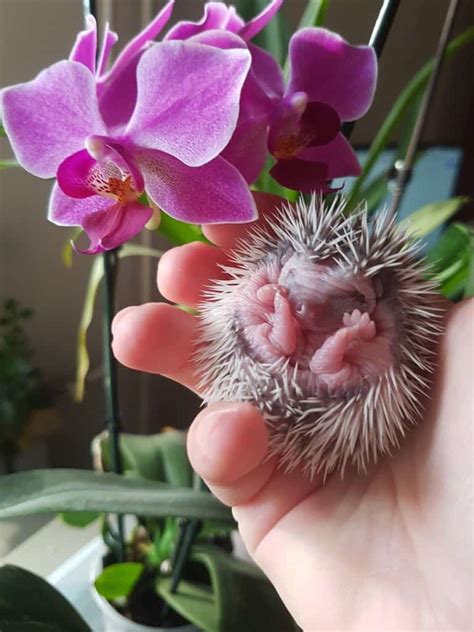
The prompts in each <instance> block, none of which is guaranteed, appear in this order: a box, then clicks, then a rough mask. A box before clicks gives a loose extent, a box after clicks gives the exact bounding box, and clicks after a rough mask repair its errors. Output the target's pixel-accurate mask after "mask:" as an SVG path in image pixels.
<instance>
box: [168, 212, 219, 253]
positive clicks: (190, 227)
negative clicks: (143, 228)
mask: <svg viewBox="0 0 474 632" xmlns="http://www.w3.org/2000/svg"><path fill="white" fill-rule="evenodd" d="M157 232H158V234H159V235H163V237H166V239H168V240H169V241H170V242H171V243H172V244H174V245H175V246H182V245H184V244H189V243H191V242H193V241H203V242H205V243H208V241H207V239H206V238H205V237H204V235H203V234H202V230H201V228H200V227H199V226H196V225H194V224H187V223H186V222H180V221H179V220H177V219H174V217H170V216H169V215H167V214H166V213H161V218H160V225H159V227H158V230H157Z"/></svg>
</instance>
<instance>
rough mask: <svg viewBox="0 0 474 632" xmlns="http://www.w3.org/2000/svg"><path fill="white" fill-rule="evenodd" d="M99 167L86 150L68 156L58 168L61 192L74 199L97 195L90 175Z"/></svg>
mask: <svg viewBox="0 0 474 632" xmlns="http://www.w3.org/2000/svg"><path fill="white" fill-rule="evenodd" d="M96 166H97V161H96V160H95V159H94V158H92V156H91V155H90V154H89V152H88V151H87V150H86V149H83V150H82V151H78V152H76V153H75V154H72V156H68V158H66V160H64V161H63V162H62V163H61V164H60V165H59V168H58V173H57V178H58V184H59V186H60V187H61V190H62V191H63V192H64V193H65V194H66V195H68V196H70V197H73V198H86V197H90V196H91V195H97V193H98V191H96V190H95V189H94V188H93V187H92V186H91V182H90V175H91V172H93V170H94V168H96Z"/></svg>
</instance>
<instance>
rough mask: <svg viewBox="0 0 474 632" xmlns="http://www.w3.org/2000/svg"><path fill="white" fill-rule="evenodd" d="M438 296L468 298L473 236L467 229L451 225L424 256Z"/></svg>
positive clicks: (453, 298) (466, 227)
mask: <svg viewBox="0 0 474 632" xmlns="http://www.w3.org/2000/svg"><path fill="white" fill-rule="evenodd" d="M427 260H428V263H429V264H430V265H431V269H432V271H433V275H434V277H435V278H436V279H437V280H438V281H439V282H440V284H441V287H440V290H441V293H442V294H443V296H445V297H446V298H449V299H451V300H456V299H459V298H462V297H463V296H469V295H470V294H469V292H471V291H472V290H471V283H472V277H471V274H472V266H473V260H474V233H473V231H472V229H470V228H469V227H468V226H466V225H464V224H460V223H455V224H451V225H450V226H448V228H447V229H446V230H445V231H444V232H443V234H442V235H441V237H440V238H439V240H438V241H437V243H436V244H435V245H434V246H433V247H432V248H431V249H430V251H429V252H428V255H427Z"/></svg>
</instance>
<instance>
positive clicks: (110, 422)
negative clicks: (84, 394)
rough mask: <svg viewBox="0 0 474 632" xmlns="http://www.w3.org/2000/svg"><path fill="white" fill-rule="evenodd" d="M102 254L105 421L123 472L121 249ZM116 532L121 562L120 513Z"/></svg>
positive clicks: (118, 471)
mask: <svg viewBox="0 0 474 632" xmlns="http://www.w3.org/2000/svg"><path fill="white" fill-rule="evenodd" d="M102 257H103V262H104V310H103V361H104V395H105V424H106V428H107V430H108V432H109V436H110V443H111V464H112V470H113V471H114V472H115V473H116V474H122V458H121V454H120V418H119V402H118V383H117V363H116V360H115V358H114V355H113V353H112V320H113V317H114V314H115V288H116V281H117V269H118V250H109V251H106V252H104V254H103V255H102ZM117 531H118V542H117V544H118V551H119V561H123V559H124V553H125V551H124V548H125V546H124V532H123V516H122V515H117Z"/></svg>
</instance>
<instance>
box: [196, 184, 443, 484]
mask: <svg viewBox="0 0 474 632" xmlns="http://www.w3.org/2000/svg"><path fill="white" fill-rule="evenodd" d="M344 207H345V202H344V200H343V198H341V197H336V198H335V199H334V200H333V202H332V203H331V204H330V205H326V204H325V203H324V202H323V200H322V198H321V197H317V196H314V197H313V198H312V199H311V201H310V202H309V203H308V204H307V203H305V201H304V200H300V201H299V202H298V203H297V204H296V206H291V205H287V206H284V207H283V208H282V209H280V210H278V211H277V212H276V214H274V215H273V216H271V217H270V218H269V219H268V220H267V222H266V224H265V225H264V226H263V227H262V226H260V227H257V228H255V229H253V230H252V231H251V233H250V236H249V237H247V238H246V239H245V241H242V242H241V243H240V244H239V245H238V247H237V248H236V250H235V251H234V252H233V254H232V257H231V265H229V266H226V267H225V271H226V272H227V275H228V278H227V279H226V280H223V281H216V282H214V283H213V285H212V287H210V288H209V290H208V291H207V295H206V300H205V302H204V304H203V305H202V306H201V310H200V314H201V325H200V340H199V345H198V351H197V357H198V363H199V365H200V366H201V367H203V369H202V382H201V383H202V390H203V392H204V398H205V401H206V402H209V403H210V402H215V401H220V400H228V401H242V402H251V403H252V404H254V405H255V406H257V407H258V408H259V409H260V410H261V411H262V413H263V415H264V417H265V420H266V422H267V424H268V427H269V434H270V449H271V453H272V454H276V455H278V458H279V463H280V465H281V466H282V467H284V468H285V469H286V470H288V471H290V470H293V469H294V468H297V467H298V468H301V469H303V471H304V472H305V473H306V474H307V475H308V476H314V475H315V474H316V473H319V472H321V473H322V474H323V475H324V476H326V475H327V474H329V473H330V472H332V471H334V470H340V471H341V472H343V471H344V468H345V466H346V465H347V464H353V465H355V466H356V468H357V469H359V470H365V469H366V467H367V465H368V464H369V463H370V462H375V461H377V459H378V457H380V456H381V455H384V454H387V453H390V452H391V451H392V449H393V448H396V447H398V445H399V441H400V438H401V437H403V435H404V434H405V432H406V428H407V427H408V426H409V425H410V424H413V423H414V422H415V421H416V420H417V419H418V418H419V417H420V415H421V413H422V409H423V399H424V396H425V395H426V394H427V392H428V391H429V378H430V374H431V373H432V371H433V360H434V357H433V354H434V349H435V344H434V343H435V342H436V339H437V338H438V336H439V334H440V333H441V329H442V327H441V325H442V312H443V310H442V309H441V308H440V307H439V302H438V301H437V294H436V291H435V290H436V286H435V283H434V282H433V281H430V280H427V272H428V269H427V266H426V264H425V263H424V262H423V260H422V259H421V258H420V245H419V244H418V243H414V242H413V241H412V240H410V239H409V238H408V237H407V236H406V235H405V234H404V233H403V232H402V231H401V230H400V228H399V227H398V226H397V224H396V222H395V221H394V219H391V218H389V217H388V215H387V213H383V212H382V213H379V214H378V215H377V216H376V217H375V219H373V221H370V222H369V218H368V217H367V212H366V211H365V210H358V211H357V212H355V213H354V214H351V215H349V216H346V215H345V214H344Z"/></svg>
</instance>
